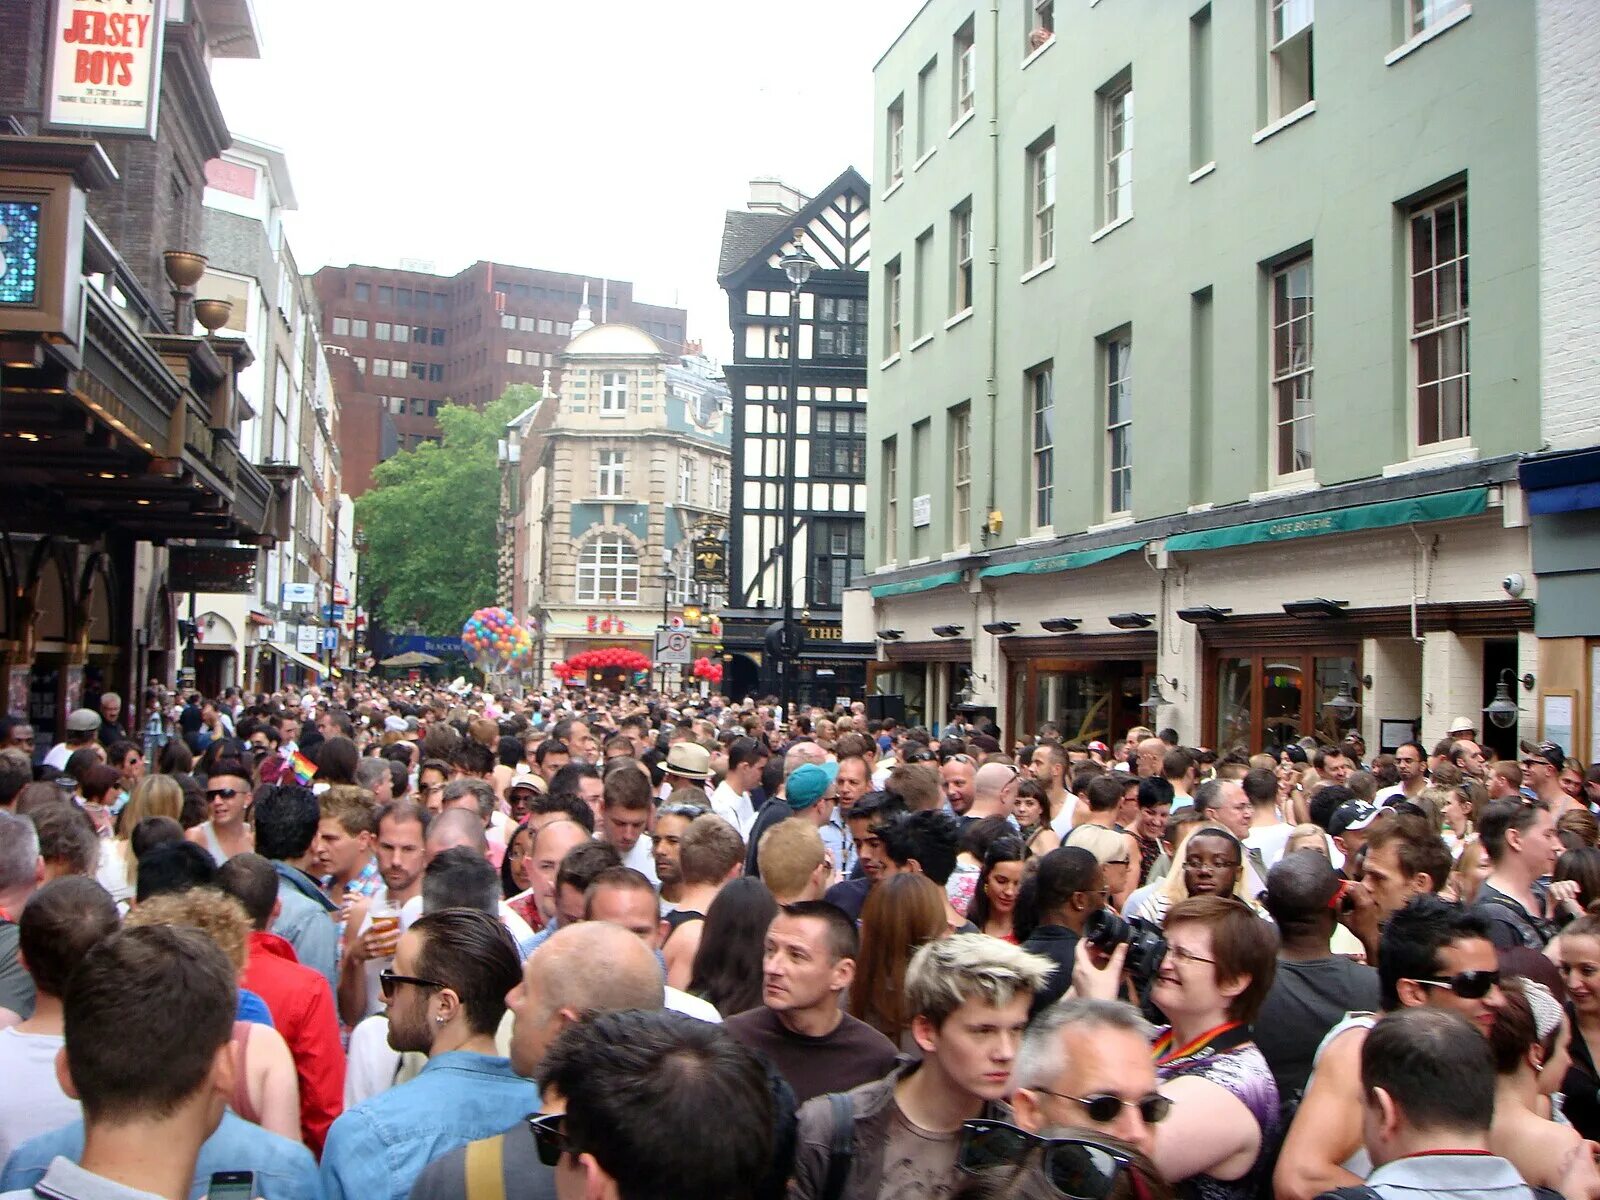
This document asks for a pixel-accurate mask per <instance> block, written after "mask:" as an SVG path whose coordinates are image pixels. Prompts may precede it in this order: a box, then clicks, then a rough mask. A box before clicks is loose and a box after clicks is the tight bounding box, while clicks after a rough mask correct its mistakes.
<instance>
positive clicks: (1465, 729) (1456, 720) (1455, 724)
mask: <svg viewBox="0 0 1600 1200" xmlns="http://www.w3.org/2000/svg"><path fill="white" fill-rule="evenodd" d="M1445 732H1446V733H1448V734H1450V735H1451V736H1452V737H1454V736H1455V735H1456V734H1458V733H1477V732H1478V723H1477V722H1476V721H1474V720H1473V719H1472V718H1471V717H1451V718H1450V727H1449V728H1448V729H1446V730H1445Z"/></svg>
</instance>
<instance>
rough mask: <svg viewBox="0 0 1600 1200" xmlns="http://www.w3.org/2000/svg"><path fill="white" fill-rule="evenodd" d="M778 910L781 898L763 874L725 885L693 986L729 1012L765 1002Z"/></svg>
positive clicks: (711, 914) (714, 905)
mask: <svg viewBox="0 0 1600 1200" xmlns="http://www.w3.org/2000/svg"><path fill="white" fill-rule="evenodd" d="M777 915H778V902H777V901H776V900H774V899H773V898H772V893H771V892H769V891H768V890H767V885H766V884H764V883H762V882H761V881H760V880H759V879H752V878H749V877H740V878H738V879H735V880H733V881H732V882H731V883H729V884H727V885H726V886H725V887H723V889H722V890H721V891H720V892H718V893H717V898H716V899H715V900H713V901H712V902H711V907H710V908H709V909H707V910H706V921H705V931H704V933H702V935H701V938H700V949H699V950H697V951H696V952H695V956H694V967H693V969H692V970H691V972H690V975H689V989H688V990H689V991H690V992H692V993H693V994H694V995H696V996H699V997H701V998H702V999H705V1000H709V1001H710V1002H711V1003H712V1004H713V1005H715V1006H716V1009H717V1011H718V1012H719V1013H721V1014H722V1015H723V1016H725V1017H731V1016H733V1015H734V1014H735V1013H742V1012H746V1011H748V1010H750V1009H752V1008H755V1007H756V1006H757V1005H758V1004H760V1003H761V961H762V957H763V954H764V952H765V948H766V941H767V926H769V925H771V924H772V918H773V917H775V916H777Z"/></svg>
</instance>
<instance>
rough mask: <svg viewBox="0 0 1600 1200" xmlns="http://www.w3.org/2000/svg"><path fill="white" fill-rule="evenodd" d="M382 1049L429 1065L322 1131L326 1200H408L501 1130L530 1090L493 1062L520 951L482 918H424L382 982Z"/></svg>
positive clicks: (527, 1102)
mask: <svg viewBox="0 0 1600 1200" xmlns="http://www.w3.org/2000/svg"><path fill="white" fill-rule="evenodd" d="M378 978H379V984H380V987H381V988H382V990H383V995H384V998H385V999H386V1000H387V1001H388V1004H389V1045H390V1046H391V1047H392V1048H393V1049H395V1050H399V1051H401V1052H405V1051H408V1050H413V1051H420V1052H421V1053H423V1054H426V1055H427V1056H428V1064H427V1066H425V1067H423V1069H422V1073H421V1074H420V1075H418V1076H417V1077H416V1078H415V1079H413V1080H411V1081H410V1082H408V1083H403V1084H401V1085H399V1086H398V1087H395V1088H391V1089H390V1090H388V1091H386V1092H383V1093H381V1094H379V1095H377V1096H374V1097H372V1098H371V1099H370V1100H367V1101H365V1102H364V1103H362V1104H359V1105H357V1106H356V1107H355V1108H352V1109H349V1110H347V1111H346V1112H345V1113H344V1115H343V1116H341V1117H340V1118H339V1119H338V1120H336V1121H335V1122H334V1123H333V1126H332V1128H330V1129H329V1130H328V1140H327V1145H326V1146H325V1148H324V1150H323V1155H322V1182H323V1188H324V1191H325V1193H326V1195H327V1197H328V1200H344V1198H345V1197H349V1198H350V1200H405V1198H406V1197H407V1196H408V1195H409V1194H410V1192H411V1185H412V1184H413V1183H415V1182H416V1179H417V1176H418V1175H420V1174H421V1172H422V1170H423V1168H424V1167H426V1166H427V1165H428V1164H429V1163H430V1162H432V1161H433V1160H434V1159H435V1158H438V1157H440V1156H441V1155H443V1154H444V1153H446V1152H447V1151H450V1150H453V1149H455V1148H456V1147H458V1146H465V1145H466V1144H467V1143H468V1142H471V1141H474V1140H476V1139H478V1138H486V1137H489V1136H491V1135H492V1134H495V1133H498V1132H499V1131H500V1130H502V1129H504V1128H505V1124H506V1119H507V1115H508V1114H510V1113H517V1112H527V1111H529V1110H530V1109H532V1108H534V1107H535V1106H536V1105H537V1104H538V1100H539V1095H538V1089H537V1088H535V1087H534V1085H533V1084H532V1083H530V1082H529V1081H528V1080H526V1079H524V1078H522V1077H521V1076H520V1075H518V1074H517V1073H516V1072H515V1071H514V1070H512V1066H511V1062H510V1061H509V1060H508V1059H506V1058H502V1057H500V1056H499V1055H498V1054H496V1052H495V1043H494V1035H495V1030H496V1028H497V1027H498V1026H499V1024H500V1019H501V1017H503V1016H504V1015H505V1011H506V996H507V993H509V992H510V991H511V990H512V989H513V988H515V987H516V986H517V985H518V983H519V982H520V981H521V979H522V963H521V960H520V958H519V956H518V953H517V947H516V943H515V942H513V941H512V940H511V935H510V934H509V933H507V932H506V929H505V926H503V925H502V924H501V923H500V922H499V921H497V920H496V919H495V918H494V917H492V916H490V915H489V914H488V913H483V912H476V911H474V910H471V909H464V908H451V909H444V910H442V911H439V912H433V913H428V914H427V915H425V916H422V917H419V918H418V919H417V922H416V923H415V924H414V925H412V926H411V928H410V929H408V930H407V931H406V932H405V933H404V934H402V935H401V938H400V944H399V945H398V946H397V947H396V948H395V953H394V965H393V967H392V968H390V969H386V970H384V971H383V972H381V973H380V975H379V976H378Z"/></svg>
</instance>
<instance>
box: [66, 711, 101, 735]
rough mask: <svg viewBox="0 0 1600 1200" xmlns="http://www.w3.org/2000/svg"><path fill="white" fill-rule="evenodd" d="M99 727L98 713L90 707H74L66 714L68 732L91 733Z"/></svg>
mask: <svg viewBox="0 0 1600 1200" xmlns="http://www.w3.org/2000/svg"><path fill="white" fill-rule="evenodd" d="M99 728H100V714H99V713H97V712H95V711H94V709H92V708H75V709H73V710H72V711H71V712H70V713H68V714H67V732H68V733H93V732H94V731H95V730H96V729H99Z"/></svg>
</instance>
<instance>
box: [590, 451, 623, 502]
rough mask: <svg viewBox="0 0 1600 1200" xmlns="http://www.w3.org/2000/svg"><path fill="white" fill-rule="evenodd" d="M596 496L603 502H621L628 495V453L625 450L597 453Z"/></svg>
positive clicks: (595, 469) (595, 472)
mask: <svg viewBox="0 0 1600 1200" xmlns="http://www.w3.org/2000/svg"><path fill="white" fill-rule="evenodd" d="M594 461H595V468H594V494H595V495H596V496H599V497H600V498H601V499H602V500H619V499H621V498H622V497H624V496H625V495H626V494H627V493H626V492H625V491H624V490H623V489H624V488H625V487H626V486H627V482H628V481H627V461H628V458H627V453H626V451H623V450H599V451H596V452H595V459H594Z"/></svg>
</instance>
